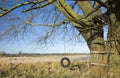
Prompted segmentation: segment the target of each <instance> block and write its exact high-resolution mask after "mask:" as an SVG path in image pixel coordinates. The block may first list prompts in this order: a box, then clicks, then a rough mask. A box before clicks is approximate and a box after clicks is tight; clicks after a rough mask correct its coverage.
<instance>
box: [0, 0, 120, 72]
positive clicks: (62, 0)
mask: <svg viewBox="0 0 120 78" xmlns="http://www.w3.org/2000/svg"><path fill="white" fill-rule="evenodd" d="M5 3H8V5H5ZM119 3H120V2H119V1H118V0H92V1H89V0H34V1H33V0H24V1H19V0H15V1H14V2H13V1H12V0H5V1H3V0H1V1H0V4H2V5H1V6H0V17H1V18H0V19H3V18H4V19H5V18H8V17H9V18H12V19H15V21H18V20H19V22H20V24H19V25H21V26H17V25H16V24H15V25H13V26H9V27H8V29H7V30H6V31H3V32H2V33H1V34H0V37H1V38H4V36H5V35H8V34H12V35H13V37H14V38H15V37H16V36H17V34H18V33H21V32H26V30H27V28H28V27H29V26H50V27H51V29H50V31H48V32H47V33H46V34H45V36H44V38H43V37H42V41H44V40H46V39H47V38H48V37H49V36H51V34H53V33H54V29H55V28H57V27H60V26H62V25H68V24H69V25H72V26H73V27H74V28H75V29H77V30H78V31H79V34H81V35H82V36H83V38H84V39H85V41H86V42H87V44H88V47H89V49H90V51H91V52H92V51H99V52H103V51H109V52H110V51H114V52H118V53H119V54H120V48H119V47H120V35H119V34H118V33H119V31H120V26H119V23H120V16H119V13H120V10H119V7H120V6H119ZM21 7H24V8H22V9H21ZM15 9H19V10H21V11H22V12H23V13H24V14H25V15H26V14H28V15H26V16H27V18H24V17H22V16H17V15H14V14H12V13H11V12H12V11H14V10H15ZM80 11H82V14H81V12H80ZM37 17H41V18H42V20H43V21H42V23H43V24H35V23H34V20H33V19H34V18H37ZM48 17H49V18H48ZM48 23H50V24H48ZM23 24H24V25H23ZM27 26H28V27H27ZM103 26H108V38H107V39H108V40H107V41H104V39H103ZM13 30H14V31H13ZM68 33H69V32H68ZM105 42H106V43H105ZM98 58H99V57H98ZM100 61H101V62H102V63H106V62H108V61H105V62H104V61H102V59H100ZM101 73H102V72H101Z"/></svg>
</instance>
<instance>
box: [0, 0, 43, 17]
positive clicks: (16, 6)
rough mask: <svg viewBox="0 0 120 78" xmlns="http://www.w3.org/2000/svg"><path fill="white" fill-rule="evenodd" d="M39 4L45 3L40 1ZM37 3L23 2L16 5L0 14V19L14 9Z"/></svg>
mask: <svg viewBox="0 0 120 78" xmlns="http://www.w3.org/2000/svg"><path fill="white" fill-rule="evenodd" d="M40 2H45V1H44V0H42V1H40ZM37 3H38V2H24V3H22V4H18V5H15V6H13V7H11V8H10V9H8V10H7V11H4V12H3V13H1V14H0V17H2V16H4V15H6V14H8V13H9V12H11V11H13V10H14V9H17V8H19V7H21V6H25V5H29V4H37ZM2 9H3V8H2Z"/></svg>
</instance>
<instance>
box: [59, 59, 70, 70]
mask: <svg viewBox="0 0 120 78" xmlns="http://www.w3.org/2000/svg"><path fill="white" fill-rule="evenodd" d="M70 63H71V62H70V59H69V58H67V57H63V58H62V59H61V61H60V64H61V66H62V67H64V68H67V67H69V66H70Z"/></svg>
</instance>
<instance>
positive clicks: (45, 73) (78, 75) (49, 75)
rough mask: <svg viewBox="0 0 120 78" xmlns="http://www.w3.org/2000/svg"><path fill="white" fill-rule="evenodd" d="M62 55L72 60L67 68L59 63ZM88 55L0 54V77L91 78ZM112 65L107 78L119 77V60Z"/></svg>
mask: <svg viewBox="0 0 120 78" xmlns="http://www.w3.org/2000/svg"><path fill="white" fill-rule="evenodd" d="M64 56H66V57H69V58H70V59H71V61H72V64H71V66H70V67H68V68H63V67H62V66H61V65H60V60H61V58H62V57H64ZM88 56H89V55H40V56H24V55H22V56H17V57H16V56H15V57H14V56H12V57H11V56H10V57H9V56H1V57H0V78H93V77H90V72H91V70H89V60H88V59H89V58H88ZM116 63H118V64H116ZM74 65H77V66H74ZM73 66H74V67H73ZM113 66H114V67H112V68H111V69H110V72H109V74H110V77H109V78H120V74H119V73H120V65H119V62H115V63H113ZM71 67H72V68H71Z"/></svg>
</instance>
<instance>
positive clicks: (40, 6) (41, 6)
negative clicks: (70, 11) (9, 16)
mask: <svg viewBox="0 0 120 78" xmlns="http://www.w3.org/2000/svg"><path fill="white" fill-rule="evenodd" d="M53 2H55V0H54V1H52V2H47V3H46V4H43V5H39V6H38V7H34V8H29V9H27V10H23V11H22V12H28V11H30V10H35V9H39V8H43V7H45V6H47V5H49V4H51V3H53Z"/></svg>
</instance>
